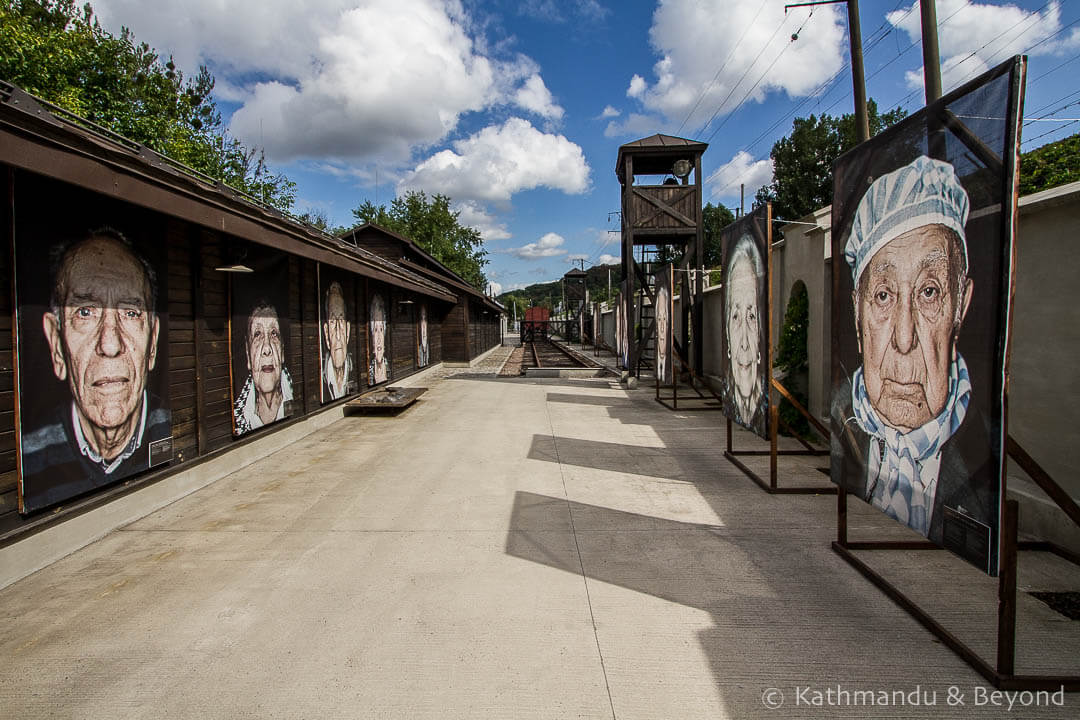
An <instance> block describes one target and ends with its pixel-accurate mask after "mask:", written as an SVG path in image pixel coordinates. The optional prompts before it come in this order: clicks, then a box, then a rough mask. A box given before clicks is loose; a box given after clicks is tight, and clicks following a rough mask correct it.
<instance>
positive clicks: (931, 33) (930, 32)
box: [919, 0, 941, 105]
mask: <svg viewBox="0 0 1080 720" xmlns="http://www.w3.org/2000/svg"><path fill="white" fill-rule="evenodd" d="M919 9H920V10H921V11H922V12H921V14H922V58H923V86H924V87H925V89H926V104H927V105H929V104H930V103H932V102H934V101H935V100H937V99H938V98H939V97H941V62H940V60H939V59H938V42H937V40H938V38H937V6H936V5H935V4H934V0H919Z"/></svg>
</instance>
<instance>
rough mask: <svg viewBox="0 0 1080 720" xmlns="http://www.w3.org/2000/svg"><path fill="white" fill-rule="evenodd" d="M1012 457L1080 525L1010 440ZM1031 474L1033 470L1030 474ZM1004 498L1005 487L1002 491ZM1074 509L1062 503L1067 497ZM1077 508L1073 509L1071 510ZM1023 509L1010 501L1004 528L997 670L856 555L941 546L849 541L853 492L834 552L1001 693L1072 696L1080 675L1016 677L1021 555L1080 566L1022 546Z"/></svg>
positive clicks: (1065, 554) (1071, 556)
mask: <svg viewBox="0 0 1080 720" xmlns="http://www.w3.org/2000/svg"><path fill="white" fill-rule="evenodd" d="M1007 445H1008V450H1007V452H1008V455H1009V456H1010V457H1012V458H1013V459H1014V460H1015V461H1016V462H1017V464H1018V465H1020V466H1021V467H1022V468H1023V469H1024V470H1025V471H1026V472H1028V473H1029V475H1031V476H1032V478H1033V479H1035V481H1036V483H1038V485H1039V487H1042V488H1043V489H1044V490H1046V493H1047V495H1049V496H1050V499H1051V500H1053V501H1054V503H1055V504H1056V505H1057V506H1058V507H1059V508H1061V509H1062V511H1064V512H1065V513H1066V514H1067V515H1068V516H1069V517H1070V519H1072V520H1073V522H1076V523H1077V524H1078V525H1080V520H1078V514H1077V507H1076V503H1075V502H1073V501H1072V498H1069V497H1068V494H1067V493H1065V491H1064V490H1062V488H1061V486H1060V485H1058V484H1057V483H1056V482H1054V481H1053V479H1051V478H1050V476H1049V475H1048V474H1047V473H1046V472H1045V471H1044V470H1043V469H1042V468H1041V467H1039V465H1038V464H1037V463H1036V462H1035V461H1034V460H1033V459H1032V458H1031V456H1030V455H1028V454H1027V453H1026V452H1024V450H1023V448H1021V447H1020V445H1019V444H1018V443H1017V442H1016V440H1015V439H1013V437H1012V436H1011V435H1010V436H1008V442H1007ZM1029 468H1031V470H1029ZM1002 492H1004V486H1002ZM1063 495H1064V497H1065V498H1067V499H1068V503H1065V504H1063V503H1061V502H1059V498H1060V497H1061V496H1063ZM1070 504H1071V507H1069V505H1070ZM1017 516H1018V504H1017V502H1016V501H1015V500H1005V501H1004V512H1003V513H1002V523H1001V556H1000V558H999V562H998V566H999V572H998V613H997V656H996V658H995V662H994V664H993V665H991V664H990V662H989V661H987V660H986V659H984V658H983V657H982V656H981V655H979V654H978V653H977V652H976V651H975V650H973V649H972V648H971V647H969V646H968V645H967V644H965V643H964V642H963V641H961V640H960V639H959V638H958V637H956V636H955V635H953V634H952V633H951V632H949V630H948V629H947V628H946V627H945V626H944V625H942V624H941V623H939V622H938V621H937V620H935V619H934V618H933V617H932V616H931V615H930V613H928V612H927V611H926V610H924V609H922V608H921V607H919V605H918V604H917V603H916V602H915V601H914V600H912V599H911V598H909V597H908V596H907V595H905V594H904V593H903V592H902V591H901V590H900V589H899V588H897V587H896V586H895V585H893V584H892V583H891V582H889V581H888V580H886V579H885V577H883V576H882V575H881V574H880V573H878V572H877V571H876V570H874V569H873V568H872V567H870V565H869V564H867V563H865V562H863V561H862V560H861V559H860V558H858V557H857V556H856V555H855V554H854V552H853V551H856V550H940V549H941V548H940V547H939V546H938V545H935V544H934V543H932V542H930V541H928V540H926V541H920V540H915V541H862V542H852V541H851V540H849V539H848V532H847V491H846V490H844V489H843V488H840V489H839V492H838V493H837V497H836V540H835V541H833V543H832V548H833V550H834V551H835V552H836V554H838V555H839V556H840V557H842V558H844V560H846V561H847V563H848V564H849V565H851V566H852V567H853V568H855V569H856V570H858V571H859V572H860V573H861V574H862V575H863V577H865V578H866V579H867V580H869V581H870V582H872V583H873V584H874V585H876V586H877V587H878V589H880V590H881V591H882V592H883V593H885V594H886V595H888V596H889V598H890V599H891V600H892V601H893V602H895V603H896V604H897V605H899V606H900V607H901V608H903V609H904V610H905V611H906V612H907V613H908V614H909V615H911V617H913V618H914V619H915V620H918V621H919V623H920V624H921V625H922V626H923V627H925V628H926V629H927V630H929V631H930V632H931V633H933V634H934V636H935V637H937V638H938V639H939V640H941V642H942V643H944V644H945V645H946V646H947V647H948V648H949V649H950V650H952V651H953V652H955V653H956V654H957V655H959V656H960V658H961V659H963V660H964V662H966V663H967V664H968V665H970V666H971V667H972V668H973V669H974V670H976V671H977V672H978V673H979V674H980V675H982V676H983V677H984V678H986V680H987V681H988V682H989V683H990V684H992V685H993V686H994V687H995V688H997V689H999V690H1032V691H1036V690H1049V691H1054V690H1059V689H1061V688H1064V689H1065V690H1066V691H1067V692H1080V675H1037V674H1033V675H1024V674H1019V675H1018V674H1017V673H1016V564H1017V551H1019V550H1029V551H1045V552H1052V553H1055V554H1057V555H1059V556H1060V557H1062V558H1064V559H1066V560H1069V561H1070V562H1072V563H1074V564H1077V565H1080V557H1078V556H1077V555H1076V554H1075V553H1072V552H1071V551H1068V550H1066V549H1064V548H1061V547H1059V546H1057V545H1055V544H1054V543H1050V542H1045V541H1034V542H1031V541H1023V542H1022V541H1020V540H1019V539H1018V531H1017Z"/></svg>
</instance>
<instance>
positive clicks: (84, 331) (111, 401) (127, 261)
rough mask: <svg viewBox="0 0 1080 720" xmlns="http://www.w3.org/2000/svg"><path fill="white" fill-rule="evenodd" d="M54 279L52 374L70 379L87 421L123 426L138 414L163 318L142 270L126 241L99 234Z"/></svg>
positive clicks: (48, 330)
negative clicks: (57, 302)
mask: <svg viewBox="0 0 1080 720" xmlns="http://www.w3.org/2000/svg"><path fill="white" fill-rule="evenodd" d="M57 281H58V282H60V283H62V285H63V288H64V293H63V294H64V298H63V301H62V303H63V306H62V307H61V308H60V309H59V312H60V317H57V316H56V315H54V314H53V313H51V312H49V313H46V315H45V319H44V325H45V335H46V339H47V340H48V342H49V349H50V355H51V359H52V364H53V372H54V373H55V374H56V377H57V378H59V379H60V380H65V379H66V380H67V381H68V384H69V386H70V388H71V394H72V395H73V396H74V399H75V404H76V407H77V408H78V411H79V413H80V414H81V415H82V416H83V418H84V419H85V420H87V421H89V422H90V423H92V424H93V425H94V426H96V427H98V428H101V429H109V428H117V427H120V426H122V425H123V424H124V423H125V422H129V421H130V420H131V419H132V418H133V416H134V415H135V413H136V411H137V410H139V409H140V407H141V406H140V402H141V400H142V395H143V390H144V389H145V388H146V380H147V376H148V375H149V374H150V371H151V370H153V369H154V363H155V362H156V361H157V341H158V318H157V316H156V315H155V314H154V313H151V312H150V285H149V283H148V282H147V279H146V276H145V274H144V272H143V268H142V265H141V264H140V263H139V261H138V259H137V258H135V257H134V256H132V254H131V252H130V251H129V250H128V249H127V248H126V247H125V246H124V245H123V244H122V243H120V242H118V241H116V240H114V239H112V238H108V237H95V238H92V239H90V240H89V241H87V242H86V243H84V244H83V245H81V246H80V247H79V248H78V249H76V250H75V251H74V252H73V253H72V254H71V255H69V256H68V259H67V261H66V263H65V265H64V267H63V268H62V269H61V277H60V278H58V279H57Z"/></svg>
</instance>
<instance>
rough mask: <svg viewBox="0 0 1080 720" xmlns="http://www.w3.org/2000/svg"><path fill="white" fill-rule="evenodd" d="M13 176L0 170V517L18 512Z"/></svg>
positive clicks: (4, 170)
mask: <svg viewBox="0 0 1080 720" xmlns="http://www.w3.org/2000/svg"><path fill="white" fill-rule="evenodd" d="M13 182H14V180H13V173H12V172H11V171H10V170H9V169H8V168H0V198H3V201H2V202H3V207H0V222H2V223H3V228H2V229H0V233H2V234H0V238H2V239H3V240H4V244H3V246H2V247H0V517H2V516H4V515H11V514H13V513H16V512H17V511H18V508H19V495H18V493H19V490H18V484H19V476H18V473H17V470H16V468H15V372H14V370H15V358H14V354H13V352H12V349H13V345H14V342H13V339H14V336H13V335H12V329H11V324H12V323H11V320H12V315H13V313H12V312H11V297H12V295H13V294H14V293H13V288H12V286H11V249H12V247H13V245H12V241H13V229H14V228H13V222H14V219H15V214H14V213H15V207H14V205H15V187H14V185H13Z"/></svg>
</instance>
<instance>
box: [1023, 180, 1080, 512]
mask: <svg viewBox="0 0 1080 720" xmlns="http://www.w3.org/2000/svg"><path fill="white" fill-rule="evenodd" d="M1078 239H1080V182H1076V183H1072V184H1070V185H1064V186H1062V187H1058V188H1053V189H1051V190H1046V191H1043V192H1041V193H1036V194H1034V195H1029V196H1026V197H1023V198H1021V199H1020V231H1019V235H1018V237H1017V241H1016V294H1015V298H1014V303H1013V312H1012V315H1013V321H1012V333H1013V334H1012V354H1011V356H1010V373H1009V426H1008V427H1009V433H1010V434H1011V435H1012V436H1013V437H1015V438H1016V440H1017V442H1019V443H1020V445H1022V446H1023V447H1024V449H1025V450H1027V451H1028V453H1030V454H1031V456H1032V457H1034V458H1035V460H1036V461H1037V462H1038V463H1039V464H1040V465H1042V466H1043V468H1044V469H1045V470H1046V471H1047V472H1048V473H1050V476H1051V477H1053V478H1054V479H1055V480H1056V481H1057V482H1058V484H1060V485H1062V486H1063V487H1064V488H1065V489H1066V490H1067V491H1068V492H1069V494H1070V495H1072V496H1073V497H1074V498H1075V497H1080V451H1078V450H1077V448H1080V403H1078V400H1080V362H1078V360H1077V359H1078V357H1080V303H1077V302H1076V300H1075V298H1074V297H1073V293H1074V291H1075V290H1076V284H1077V279H1078V274H1077V271H1078V270H1080V263H1078V262H1077V260H1078V257H1080V251H1078V250H1077V240H1078ZM1017 472H1019V471H1017Z"/></svg>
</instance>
